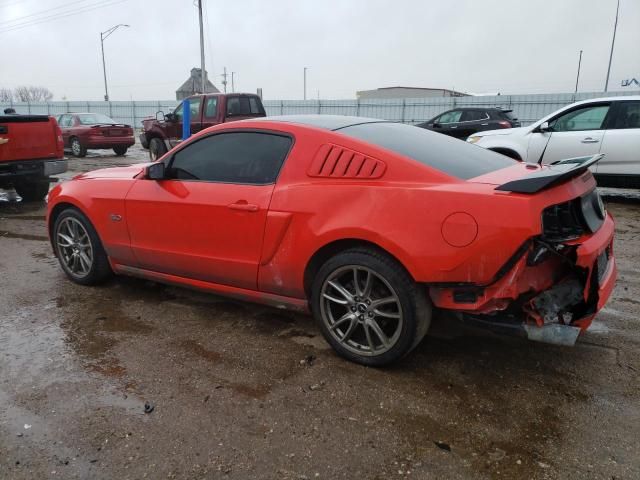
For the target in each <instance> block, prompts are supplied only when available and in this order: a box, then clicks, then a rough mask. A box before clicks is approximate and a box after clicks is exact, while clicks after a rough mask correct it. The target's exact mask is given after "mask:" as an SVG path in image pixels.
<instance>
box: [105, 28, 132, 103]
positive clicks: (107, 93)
mask: <svg viewBox="0 0 640 480" xmlns="http://www.w3.org/2000/svg"><path fill="white" fill-rule="evenodd" d="M119 27H127V28H128V27H129V25H125V24H124V23H119V24H118V25H116V26H114V27H111V28H109V29H108V30H106V31H104V32H100V49H101V50H102V73H103V75H104V101H105V102H108V101H109V89H108V88H107V66H106V64H105V61H104V41H105V40H106V39H107V37H109V35H111V34H112V33H113V32H115V31H116V30H117V29H118V28H119Z"/></svg>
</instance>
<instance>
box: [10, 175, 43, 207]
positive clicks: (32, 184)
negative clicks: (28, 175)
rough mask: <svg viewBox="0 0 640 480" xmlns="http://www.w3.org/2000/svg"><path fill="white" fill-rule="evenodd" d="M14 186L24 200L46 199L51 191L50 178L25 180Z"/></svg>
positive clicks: (36, 200)
mask: <svg viewBox="0 0 640 480" xmlns="http://www.w3.org/2000/svg"><path fill="white" fill-rule="evenodd" d="M13 188H15V190H16V193H17V194H18V195H20V196H21V197H22V200H23V201H25V202H38V201H41V200H44V197H46V196H47V193H49V179H48V178H47V179H38V180H31V181H29V180H25V181H22V182H18V183H16V184H15V185H14V186H13Z"/></svg>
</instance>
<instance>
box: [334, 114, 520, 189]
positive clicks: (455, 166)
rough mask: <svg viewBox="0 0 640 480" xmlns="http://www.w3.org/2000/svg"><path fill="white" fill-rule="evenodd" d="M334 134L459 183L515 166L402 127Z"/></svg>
mask: <svg viewBox="0 0 640 480" xmlns="http://www.w3.org/2000/svg"><path fill="white" fill-rule="evenodd" d="M337 132H339V133H342V134H345V135H349V136H350V137H354V138H358V139H360V140H364V141H366V142H369V143H372V144H374V145H378V146H380V147H383V148H386V149H388V150H391V151H393V152H396V153H399V154H400V155H404V156H405V157H409V158H412V159H414V160H416V161H418V162H420V163H423V164H425V165H428V166H430V167H433V168H436V169H438V170H440V171H442V172H444V173H446V174H448V175H451V176H453V177H457V178H460V179H462V180H467V179H469V178H473V177H478V176H480V175H484V174H485V173H489V172H493V171H495V170H499V169H501V168H505V167H509V166H511V165H513V164H514V163H515V162H516V161H515V160H512V159H510V158H508V157H505V156H503V155H500V154H498V153H495V152H492V151H490V150H485V149H484V148H481V147H478V146H475V145H471V144H468V143H466V142H463V141H461V140H458V139H456V138H451V137H448V136H446V135H442V134H440V133H434V132H431V131H429V130H425V129H423V128H419V127H414V126H411V125H405V124H402V123H390V122H389V123H386V122H385V123H382V122H377V123H363V124H360V125H352V126H350V127H345V128H341V129H338V130H337Z"/></svg>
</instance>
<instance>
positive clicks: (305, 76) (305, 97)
mask: <svg viewBox="0 0 640 480" xmlns="http://www.w3.org/2000/svg"><path fill="white" fill-rule="evenodd" d="M307 68H308V67H304V99H305V100H306V99H307Z"/></svg>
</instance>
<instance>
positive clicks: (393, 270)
mask: <svg viewBox="0 0 640 480" xmlns="http://www.w3.org/2000/svg"><path fill="white" fill-rule="evenodd" d="M353 267H355V268H356V269H357V268H362V269H363V270H368V271H370V272H372V273H373V274H374V275H375V276H377V277H379V278H380V279H382V280H377V281H380V282H381V283H380V285H381V288H383V289H384V288H386V287H387V286H388V287H390V288H389V290H388V291H389V292H391V294H392V295H394V296H395V298H396V299H397V302H396V305H397V307H398V313H397V314H396V315H398V314H399V317H400V318H401V322H400V320H398V323H399V325H396V327H392V328H391V330H394V328H395V333H393V336H392V338H389V337H387V340H393V339H394V338H395V340H393V343H390V342H389V343H390V346H388V347H384V348H387V349H386V350H384V351H382V352H381V353H379V354H376V353H375V347H374V348H372V349H370V352H367V351H365V350H361V351H362V353H358V351H359V350H358V348H359V347H357V345H355V344H354V345H345V343H343V342H345V340H344V338H346V337H347V333H346V332H345V333H344V335H343V339H342V340H340V339H339V338H337V337H338V336H340V335H341V334H342V332H340V331H339V330H336V328H335V327H336V324H337V323H338V322H337V321H336V322H335V323H333V324H332V325H333V330H334V333H332V331H331V328H330V325H329V324H330V323H331V321H330V319H329V318H328V315H330V316H333V314H328V313H327V312H328V309H329V308H330V307H329V305H334V304H333V303H330V302H327V300H326V299H325V297H324V296H323V288H328V287H327V284H328V281H329V279H334V280H335V278H337V277H335V275H346V276H347V277H348V275H350V273H349V270H350V269H352V268H353ZM343 271H344V272H345V273H340V272H343ZM332 281H333V280H332ZM360 281H361V280H360ZM384 282H386V283H384ZM385 285H386V286H385ZM346 289H347V290H348V291H349V292H348V293H351V292H354V293H355V294H356V295H357V294H358V290H357V289H356V288H355V287H354V286H353V285H352V286H351V287H349V288H346ZM365 290H366V287H365ZM385 295H386V294H385ZM369 296H370V297H371V298H373V294H370V295H369ZM383 296H384V295H383ZM354 298H356V299H358V297H354ZM359 301H360V302H362V301H363V299H362V298H360V299H359ZM373 301H374V302H375V300H373ZM322 302H325V303H324V304H323V303H322ZM334 306H335V305H334ZM360 306H362V307H363V308H367V307H366V306H365V305H360V304H358V305H357V308H360ZM338 308H340V306H339V305H338ZM342 308H344V310H343V311H342V312H344V316H347V315H351V314H350V313H349V309H352V310H351V311H353V312H356V313H353V316H358V318H360V319H362V317H366V315H359V312H358V311H357V310H353V308H354V306H353V305H352V306H347V305H345V306H343V307H342ZM371 308H372V309H373V305H371ZM311 311H312V313H313V316H314V318H315V320H316V322H317V323H318V325H319V326H320V330H321V331H322V334H323V336H324V337H325V339H326V340H327V342H329V344H330V345H331V346H332V347H333V348H334V350H335V351H336V352H337V353H338V355H340V356H342V357H344V358H346V359H347V360H350V361H352V362H356V363H360V364H362V365H367V366H372V367H381V366H384V365H388V364H390V363H393V362H395V361H397V360H399V359H401V358H402V357H404V356H405V355H407V354H408V353H409V352H411V350H413V349H414V348H415V347H416V346H417V345H418V344H419V343H420V341H421V340H422V339H423V338H424V336H425V335H426V333H427V330H428V329H429V325H430V324H431V304H430V303H429V301H428V298H427V296H426V291H425V290H424V288H421V287H420V286H419V285H417V284H416V283H415V282H414V281H413V279H412V278H411V276H410V275H409V274H408V273H407V271H406V270H405V269H404V268H403V267H402V266H401V265H400V264H398V262H397V261H395V260H394V259H393V258H391V257H389V256H388V255H385V254H384V253H382V252H379V251H377V250H374V249H371V248H354V249H350V250H346V251H344V252H341V253H339V254H337V255H335V256H334V257H332V258H330V259H329V260H328V261H327V262H325V264H324V265H323V266H322V267H321V268H320V270H319V271H318V273H317V274H316V276H315V278H314V280H313V283H312V286H311ZM342 312H340V313H338V315H341V314H342ZM367 312H368V311H367ZM368 314H369V315H371V313H368ZM342 318H344V317H342ZM380 320H382V321H384V319H380ZM380 320H376V321H378V322H379V321H380ZM354 321H355V318H353V319H351V320H349V322H351V323H350V325H351V324H353V322H354ZM363 323H366V320H365V321H364V322H361V323H360V325H361V326H356V327H353V330H350V329H351V326H349V327H346V328H345V330H349V331H352V332H353V333H352V334H351V336H350V337H349V340H347V341H346V343H347V344H350V343H352V340H351V338H355V337H356V335H357V332H358V329H361V330H362V332H361V333H360V335H361V336H362V335H364V331H365V330H366V328H365V326H364V324H363ZM376 326H377V328H378V329H380V325H379V324H376ZM368 328H369V331H370V332H374V330H373V328H372V327H371V326H369V327H368ZM335 332H338V333H335ZM383 333H387V331H385V332H383ZM371 335H373V333H371ZM377 338H379V339H380V337H377ZM367 339H368V337H367ZM380 340H381V339H380ZM356 344H357V342H356ZM369 345H371V343H369ZM379 347H381V348H382V347H383V345H382V344H380V345H379ZM365 348H366V347H365Z"/></svg>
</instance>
